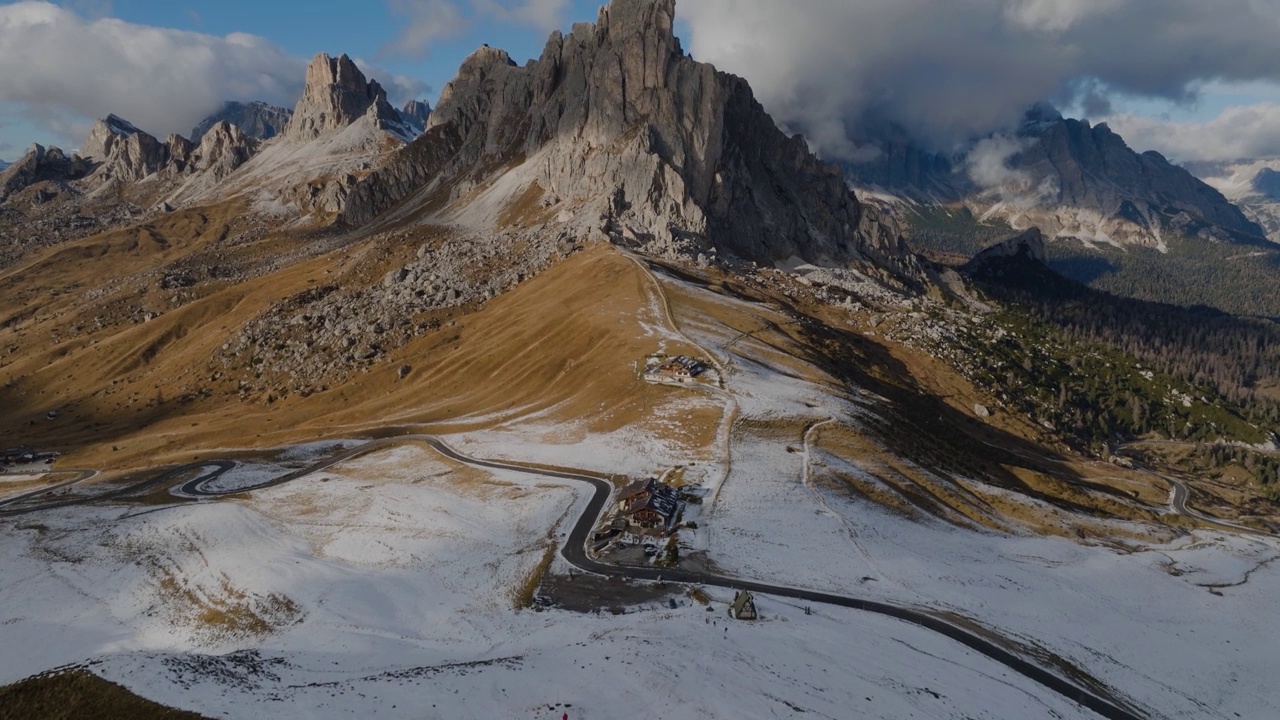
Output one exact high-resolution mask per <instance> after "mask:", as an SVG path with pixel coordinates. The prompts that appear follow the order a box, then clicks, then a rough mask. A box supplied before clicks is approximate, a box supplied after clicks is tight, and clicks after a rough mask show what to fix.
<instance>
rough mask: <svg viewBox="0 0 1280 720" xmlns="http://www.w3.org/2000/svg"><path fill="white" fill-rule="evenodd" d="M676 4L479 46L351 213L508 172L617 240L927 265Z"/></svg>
mask: <svg viewBox="0 0 1280 720" xmlns="http://www.w3.org/2000/svg"><path fill="white" fill-rule="evenodd" d="M674 15H675V2H674V0H614V1H613V2H612V3H611V4H610V5H609V6H608V7H605V8H603V9H601V11H600V14H599V17H598V20H597V22H596V23H595V24H594V25H592V24H587V23H581V24H578V25H575V26H574V28H573V30H572V31H571V32H570V33H569V34H568V35H563V34H561V33H559V32H556V33H554V34H552V36H551V38H550V40H549V41H548V42H547V44H546V48H545V49H544V50H543V52H542V55H541V57H540V58H539V59H538V60H535V61H532V62H530V63H528V64H527V65H525V66H523V67H519V66H517V65H516V64H515V63H514V62H512V60H511V58H510V56H509V55H507V53H505V52H503V51H501V50H496V49H493V48H489V47H485V48H482V49H480V50H478V51H476V52H475V53H473V54H472V55H471V56H470V57H469V58H467V59H466V61H465V62H464V63H463V65H462V67H461V69H460V70H459V72H458V75H457V77H456V78H455V79H454V80H453V81H451V82H450V83H449V84H448V85H447V86H446V87H445V89H444V91H443V92H442V94H441V96H440V101H439V103H438V105H437V107H436V108H435V110H434V111H433V112H432V113H431V116H430V119H429V121H428V124H427V131H426V133H425V134H424V135H423V136H422V137H421V138H419V139H418V140H417V141H415V142H414V143H413V144H411V145H410V146H409V147H408V148H406V149H405V150H403V151H401V152H400V153H399V154H398V156H397V157H396V158H394V159H393V160H392V161H391V162H390V163H388V165H387V166H386V167H385V168H383V169H382V170H380V171H377V172H374V173H372V174H371V175H369V176H368V177H366V178H364V179H363V180H361V182H360V183H359V184H358V185H357V186H356V187H355V188H354V189H353V190H352V192H351V194H350V197H349V198H348V201H347V204H346V207H345V209H344V211H343V213H342V218H341V219H342V220H343V221H345V222H346V223H348V224H350V225H362V224H365V223H368V222H370V221H371V220H373V219H374V218H375V217H377V216H379V215H380V214H382V213H384V212H386V211H387V210H388V209H390V208H392V207H393V206H398V207H397V213H400V214H408V213H411V212H414V210H413V209H414V208H419V209H421V208H424V207H429V206H431V205H432V204H433V203H438V204H442V205H449V204H451V201H457V200H459V199H462V198H464V196H466V195H467V193H469V192H471V191H473V190H476V189H477V188H481V187H482V186H484V185H486V184H488V183H492V182H494V181H496V180H498V179H499V178H504V176H505V179H503V180H502V181H501V182H500V183H499V185H500V186H502V187H506V186H513V187H516V188H526V189H528V191H529V192H532V193H533V194H534V195H538V196H539V197H540V200H539V202H540V203H541V205H539V206H537V207H540V208H549V209H550V210H551V212H552V213H553V214H557V211H558V214H557V217H558V218H559V219H560V221H561V222H569V221H572V222H578V221H581V222H583V223H587V224H590V225H592V226H594V231H595V232H600V231H601V230H602V231H603V232H604V233H606V234H608V235H609V236H611V237H612V238H614V240H615V241H618V242H631V243H634V244H636V245H639V246H643V247H646V248H649V249H653V248H660V249H662V248H666V249H672V248H674V249H676V250H679V251H682V252H688V253H692V252H701V251H703V250H708V249H711V248H717V249H719V250H720V251H723V252H724V253H728V254H732V255H736V256H738V257H740V258H744V259H749V260H755V261H759V262H765V263H773V262H775V261H779V260H783V259H787V258H791V257H800V258H804V259H806V260H809V261H813V262H826V263H835V264H843V263H854V262H857V261H859V260H862V261H868V262H870V263H871V264H874V265H880V266H883V267H890V268H892V272H894V273H895V274H904V275H915V274H916V270H915V266H914V259H913V258H912V256H910V254H909V253H908V252H907V251H906V249H905V247H904V245H903V242H902V239H901V237H900V236H899V233H898V232H897V230H896V227H895V226H894V225H893V224H892V223H889V222H887V221H884V220H882V219H881V218H880V216H879V214H878V213H877V212H875V211H874V210H871V209H869V208H866V207H864V206H863V205H861V204H860V203H859V202H858V201H857V199H856V198H855V197H854V196H853V194H852V193H851V192H850V191H849V189H848V188H847V187H846V185H845V183H844V178H843V176H842V174H841V172H840V170H839V169H838V168H837V167H835V166H833V165H829V164H826V163H823V162H820V161H819V160H818V159H817V158H816V157H815V156H814V155H813V154H812V153H811V152H810V151H809V148H808V146H807V145H806V143H805V141H804V140H803V139H802V138H800V137H787V136H786V135H785V134H783V133H782V132H781V131H780V130H778V128H777V126H776V125H775V124H774V122H773V120H772V119H771V118H770V117H769V116H768V114H766V113H765V111H764V109H763V108H762V107H761V105H760V104H759V103H758V102H757V101H756V99H755V97H754V95H753V93H752V91H751V88H750V86H749V85H748V84H747V82H746V81H745V80H743V79H742V78H739V77H735V76H732V75H728V74H725V73H722V72H718V71H717V70H716V69H715V68H714V67H712V66H710V65H707V64H703V63H699V62H695V61H694V60H692V59H691V58H689V57H687V56H686V55H685V54H684V53H683V51H682V50H681V47H680V44H679V41H678V40H677V39H676V38H675V36H674V34H673V32H672V23H673V19H674ZM513 199H514V198H513ZM570 219H572V220H570Z"/></svg>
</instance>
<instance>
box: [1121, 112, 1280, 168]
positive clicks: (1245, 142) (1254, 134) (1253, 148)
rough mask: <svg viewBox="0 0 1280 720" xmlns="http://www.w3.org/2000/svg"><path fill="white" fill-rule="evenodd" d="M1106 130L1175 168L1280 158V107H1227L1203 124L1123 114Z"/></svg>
mask: <svg viewBox="0 0 1280 720" xmlns="http://www.w3.org/2000/svg"><path fill="white" fill-rule="evenodd" d="M1107 124H1108V125H1110V126H1111V128H1112V129H1113V130H1115V131H1116V132H1118V133H1120V134H1121V135H1122V136H1124V138H1125V141H1126V142H1128V143H1129V145H1130V146H1132V147H1134V148H1137V149H1141V150H1156V151H1158V152H1160V153H1162V154H1163V155H1165V156H1166V157H1168V158H1169V159H1170V160H1173V161H1174V162H1193V161H1220V160H1245V159H1255V158H1264V157H1280V103H1274V102H1265V103H1258V104H1255V105H1245V106H1238V107H1229V108H1227V109H1226V110H1223V111H1222V113H1221V114H1220V115H1218V116H1217V117H1215V118H1212V119H1210V120H1207V121H1205V122H1186V121H1183V122H1179V121H1171V120H1164V119H1161V118H1158V117H1144V116H1139V115H1132V114H1125V115H1116V116H1113V117H1110V118H1107Z"/></svg>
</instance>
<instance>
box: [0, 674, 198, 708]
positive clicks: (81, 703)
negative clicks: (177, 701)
mask: <svg viewBox="0 0 1280 720" xmlns="http://www.w3.org/2000/svg"><path fill="white" fill-rule="evenodd" d="M82 718H93V720H204V718H203V716H201V715H197V714H196V713H192V712H185V711H183V710H175V709H173V708H169V707H165V706H163V705H160V704H158V703H154V702H151V701H150V700H146V699H144V698H141V697H138V696H137V695H134V694H133V693H131V692H129V691H128V690H126V689H125V688H123V687H121V686H119V685H116V684H115V683H111V682H107V681H106V680H103V679H102V678H100V677H98V676H96V675H94V674H92V673H90V672H87V671H84V670H72V671H69V672H63V673H58V674H56V675H44V676H41V677H34V678H30V679H28V680H23V681H22V682H18V683H14V684H13V685H9V686H7V687H3V688H0V720H81V719H82Z"/></svg>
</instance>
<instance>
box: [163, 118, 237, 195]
mask: <svg viewBox="0 0 1280 720" xmlns="http://www.w3.org/2000/svg"><path fill="white" fill-rule="evenodd" d="M258 144H259V141H258V140H257V139H256V138H252V137H249V136H248V135H246V134H245V133H244V132H242V131H241V130H240V128H239V127H237V126H235V125H232V124H231V123H229V122H227V121H225V120H223V121H220V122H218V123H215V124H214V125H213V126H211V127H210V128H209V129H208V130H207V131H206V132H205V133H204V135H203V137H202V138H201V140H200V144H199V145H194V144H193V143H192V142H191V141H189V140H187V139H185V138H183V137H182V136H180V135H171V136H170V137H169V141H168V142H167V143H166V145H167V146H168V147H169V149H170V157H169V161H168V162H167V163H166V165H165V167H164V168H163V171H164V173H165V174H166V175H167V176H169V177H181V176H184V175H196V174H205V175H207V176H208V177H209V178H210V179H211V180H212V181H214V182H216V181H219V180H222V179H223V178H225V177H227V176H228V175H230V174H231V173H232V172H234V171H235V170H236V168H238V167H240V166H241V165H243V164H245V163H246V162H248V161H249V158H251V157H253V154H254V153H255V152H257V149H258Z"/></svg>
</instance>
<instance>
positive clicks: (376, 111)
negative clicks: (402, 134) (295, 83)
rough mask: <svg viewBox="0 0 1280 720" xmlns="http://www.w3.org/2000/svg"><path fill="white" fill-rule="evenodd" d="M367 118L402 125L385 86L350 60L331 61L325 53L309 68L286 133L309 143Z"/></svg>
mask: <svg viewBox="0 0 1280 720" xmlns="http://www.w3.org/2000/svg"><path fill="white" fill-rule="evenodd" d="M365 116H369V117H370V118H371V119H373V120H375V121H376V122H377V123H378V124H379V125H381V126H385V127H387V128H388V129H392V128H397V127H399V126H400V125H401V124H402V122H403V121H402V120H401V118H400V113H398V112H397V111H396V110H395V108H393V107H391V105H390V104H389V103H388V102H387V93H386V91H385V90H383V89H382V86H381V85H379V84H378V83H377V81H374V80H367V79H365V76H364V73H362V72H360V68H358V67H356V64H355V63H354V62H352V60H351V58H349V57H347V56H346V55H342V56H340V57H337V58H332V57H329V56H328V55H325V54H323V53H322V54H320V55H317V56H316V57H315V59H313V60H312V61H311V64H310V65H309V66H308V67H307V80H306V85H305V87H304V89H303V91H302V98H301V99H300V100H299V101H298V105H297V107H296V108H294V111H293V117H292V119H291V120H290V121H289V126H288V128H287V129H286V130H285V134H286V135H287V136H288V137H290V138H291V139H293V140H298V141H303V142H306V141H309V140H314V139H315V138H318V137H320V136H322V135H327V134H329V133H332V132H335V131H338V130H342V129H344V128H346V127H347V126H348V125H351V124H352V123H354V122H355V121H356V120H358V119H360V118H362V117H365Z"/></svg>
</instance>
